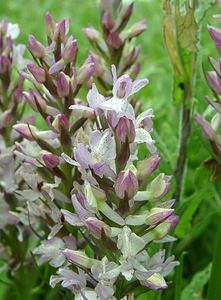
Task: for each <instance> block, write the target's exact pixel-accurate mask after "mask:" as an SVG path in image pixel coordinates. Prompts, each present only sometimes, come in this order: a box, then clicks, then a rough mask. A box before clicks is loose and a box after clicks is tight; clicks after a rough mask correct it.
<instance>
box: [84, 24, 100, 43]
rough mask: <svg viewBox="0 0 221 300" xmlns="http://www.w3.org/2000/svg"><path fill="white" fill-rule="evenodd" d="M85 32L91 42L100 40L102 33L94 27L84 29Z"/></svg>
mask: <svg viewBox="0 0 221 300" xmlns="http://www.w3.org/2000/svg"><path fill="white" fill-rule="evenodd" d="M83 32H84V33H85V35H86V36H87V38H88V39H89V40H90V41H91V42H98V40H99V38H100V33H99V32H98V31H97V30H96V29H94V28H93V27H87V28H84V29H83Z"/></svg>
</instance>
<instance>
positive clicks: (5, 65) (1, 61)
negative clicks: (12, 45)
mask: <svg viewBox="0 0 221 300" xmlns="http://www.w3.org/2000/svg"><path fill="white" fill-rule="evenodd" d="M10 65H11V64H10V61H9V59H8V57H6V56H0V74H4V73H6V72H8V70H9V69H10Z"/></svg>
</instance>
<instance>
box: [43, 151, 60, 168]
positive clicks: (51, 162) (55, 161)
mask: <svg viewBox="0 0 221 300" xmlns="http://www.w3.org/2000/svg"><path fill="white" fill-rule="evenodd" d="M42 159H43V161H44V163H45V165H46V167H48V168H49V169H53V168H56V167H57V166H58V165H59V162H60V160H59V157H58V156H57V155H55V154H52V153H50V152H48V153H45V154H43V156H42Z"/></svg>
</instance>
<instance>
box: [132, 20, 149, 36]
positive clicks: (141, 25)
mask: <svg viewBox="0 0 221 300" xmlns="http://www.w3.org/2000/svg"><path fill="white" fill-rule="evenodd" d="M146 29H147V25H146V20H145V19H143V20H140V21H138V22H137V23H135V24H134V25H133V26H132V27H131V28H130V30H129V32H128V37H129V38H133V37H136V36H138V35H140V34H141V33H142V32H144V31H145V30H146Z"/></svg>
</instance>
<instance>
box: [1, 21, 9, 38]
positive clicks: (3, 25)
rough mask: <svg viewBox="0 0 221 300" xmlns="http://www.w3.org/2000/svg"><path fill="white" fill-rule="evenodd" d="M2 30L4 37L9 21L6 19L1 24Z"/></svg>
mask: <svg viewBox="0 0 221 300" xmlns="http://www.w3.org/2000/svg"><path fill="white" fill-rule="evenodd" d="M0 30H1V33H2V35H5V34H6V33H7V30H8V21H7V20H6V19H2V21H1V23H0Z"/></svg>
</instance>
